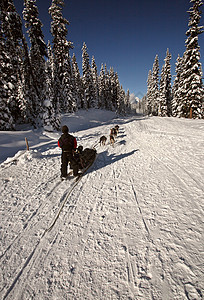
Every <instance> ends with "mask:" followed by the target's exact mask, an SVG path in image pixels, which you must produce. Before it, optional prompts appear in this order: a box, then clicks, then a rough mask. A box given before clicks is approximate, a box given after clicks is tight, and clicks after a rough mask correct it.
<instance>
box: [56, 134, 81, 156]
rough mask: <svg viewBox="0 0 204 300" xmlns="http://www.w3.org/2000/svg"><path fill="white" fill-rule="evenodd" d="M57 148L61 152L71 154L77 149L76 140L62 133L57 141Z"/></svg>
mask: <svg viewBox="0 0 204 300" xmlns="http://www.w3.org/2000/svg"><path fill="white" fill-rule="evenodd" d="M58 146H59V147H60V148H62V151H63V152H68V153H70V154H71V153H72V152H73V150H75V149H76V148H77V141H76V138H75V137H74V136H73V135H71V134H69V133H63V134H62V135H61V137H60V138H59V140H58Z"/></svg>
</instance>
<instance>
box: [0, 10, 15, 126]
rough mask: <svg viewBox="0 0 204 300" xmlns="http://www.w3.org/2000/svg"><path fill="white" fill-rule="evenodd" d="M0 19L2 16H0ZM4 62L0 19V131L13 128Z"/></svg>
mask: <svg viewBox="0 0 204 300" xmlns="http://www.w3.org/2000/svg"><path fill="white" fill-rule="evenodd" d="M1 17H2V15H0V18H1ZM6 61H7V52H6V51H5V39H4V37H3V32H2V21H1V19H0V130H11V129H13V128H14V124H13V118H12V116H11V112H10V111H9V108H8V94H7V89H8V88H7V74H6V68H5V66H6V64H5V62H6Z"/></svg>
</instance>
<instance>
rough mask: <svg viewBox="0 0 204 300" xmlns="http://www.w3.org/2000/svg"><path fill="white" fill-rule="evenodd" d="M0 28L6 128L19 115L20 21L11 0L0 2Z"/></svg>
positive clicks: (12, 126)
mask: <svg viewBox="0 0 204 300" xmlns="http://www.w3.org/2000/svg"><path fill="white" fill-rule="evenodd" d="M0 26H1V28H0V30H1V46H2V50H3V52H2V56H1V62H2V63H1V85H2V84H3V86H2V87H3V88H2V90H1V91H2V93H3V96H1V95H0V98H1V99H2V98H3V99H4V100H3V102H4V105H2V107H3V106H5V105H6V107H7V109H6V110H8V112H9V113H10V116H9V118H8V117H7V116H6V114H5V118H6V119H8V125H7V126H6V127H7V129H8V128H9V129H13V128H14V125H15V123H16V122H17V121H18V119H19V117H20V109H19V103H18V101H17V99H18V97H17V95H18V86H19V82H20V81H21V70H20V65H21V59H22V57H21V55H22V49H21V40H22V36H23V34H22V21H21V18H20V16H19V14H18V13H17V12H16V9H15V6H14V4H13V1H12V0H8V1H1V2H0Z"/></svg>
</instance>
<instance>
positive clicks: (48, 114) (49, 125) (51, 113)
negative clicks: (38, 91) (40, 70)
mask: <svg viewBox="0 0 204 300" xmlns="http://www.w3.org/2000/svg"><path fill="white" fill-rule="evenodd" d="M47 52H48V59H47V61H46V68H45V74H46V91H45V101H44V107H46V109H45V111H44V115H43V119H44V128H45V129H46V130H49V131H52V130H53V129H56V130H59V129H60V121H61V120H60V112H59V103H54V96H55V82H54V61H53V54H52V48H51V44H50V41H48V45H47Z"/></svg>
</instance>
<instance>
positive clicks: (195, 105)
mask: <svg viewBox="0 0 204 300" xmlns="http://www.w3.org/2000/svg"><path fill="white" fill-rule="evenodd" d="M190 3H193V6H192V7H191V8H190V10H189V11H188V12H189V14H190V19H189V23H188V26H189V29H188V31H187V32H186V35H187V40H186V51H185V52H184V55H183V89H182V97H183V101H182V103H181V116H183V117H186V118H189V117H190V115H191V114H192V117H193V118H202V117H203V107H202V102H203V97H204V87H203V82H202V66H201V63H200V51H199V50H200V47H199V45H198V36H199V35H200V34H201V33H202V32H203V30H202V29H203V26H199V23H200V18H201V11H200V10H199V8H200V7H201V6H202V4H203V3H202V1H201V0H191V1H190Z"/></svg>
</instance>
